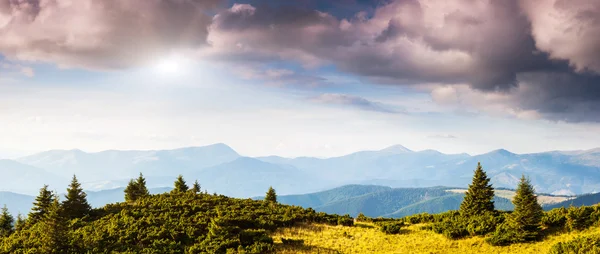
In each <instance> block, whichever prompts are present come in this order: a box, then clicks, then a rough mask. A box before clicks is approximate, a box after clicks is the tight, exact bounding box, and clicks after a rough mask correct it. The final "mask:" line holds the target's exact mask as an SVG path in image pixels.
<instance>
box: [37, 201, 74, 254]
mask: <svg viewBox="0 0 600 254" xmlns="http://www.w3.org/2000/svg"><path fill="white" fill-rule="evenodd" d="M41 223H42V225H41V229H42V231H41V232H42V235H41V236H40V238H41V239H40V240H41V242H42V246H41V250H42V251H43V253H57V254H58V253H68V252H69V238H68V237H69V234H68V230H69V228H68V224H67V220H66V218H65V217H64V216H63V211H62V207H61V205H60V203H59V202H58V198H56V199H54V201H53V202H52V204H51V205H50V207H49V209H48V211H47V213H46V214H45V215H44V217H43V218H42V220H41Z"/></svg>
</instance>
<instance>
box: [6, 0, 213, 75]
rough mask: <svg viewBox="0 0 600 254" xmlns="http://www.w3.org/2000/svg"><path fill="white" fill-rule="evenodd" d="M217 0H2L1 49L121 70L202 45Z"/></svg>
mask: <svg viewBox="0 0 600 254" xmlns="http://www.w3.org/2000/svg"><path fill="white" fill-rule="evenodd" d="M219 2H220V1H219V0H144V1H141V0H103V1H96V0H77V1H66V0H19V1H11V0H2V1H0V38H1V39H0V52H1V53H2V54H3V55H4V56H5V57H7V58H9V59H12V60H21V61H31V62H50V63H56V64H58V65H59V66H62V67H83V68H91V69H121V68H128V67H132V66H139V65H141V64H144V63H147V62H149V61H152V60H153V59H155V58H157V57H161V56H164V55H166V54H168V53H169V52H171V51H173V50H182V49H189V48H194V49H195V48H198V47H199V46H201V45H205V44H206V37H207V35H208V25H209V24H210V22H211V16H210V15H208V14H207V13H208V12H209V11H210V10H212V9H213V8H215V7H217V5H218V4H219Z"/></svg>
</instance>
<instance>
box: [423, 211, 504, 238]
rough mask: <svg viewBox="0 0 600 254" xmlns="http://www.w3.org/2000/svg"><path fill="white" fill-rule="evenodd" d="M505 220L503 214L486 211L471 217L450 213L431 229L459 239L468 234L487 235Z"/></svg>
mask: <svg viewBox="0 0 600 254" xmlns="http://www.w3.org/2000/svg"><path fill="white" fill-rule="evenodd" d="M503 221H504V215H503V214H499V215H496V214H495V213H486V214H484V215H478V216H473V217H470V218H464V217H458V216H455V215H452V214H448V215H447V217H445V220H443V221H441V222H436V223H434V224H433V225H432V226H431V229H432V230H433V231H434V232H436V233H438V234H442V235H444V236H446V237H448V238H450V239H459V238H463V237H466V236H477V235H486V234H489V233H491V232H494V231H495V230H496V226H497V225H499V224H501V223H502V222H503Z"/></svg>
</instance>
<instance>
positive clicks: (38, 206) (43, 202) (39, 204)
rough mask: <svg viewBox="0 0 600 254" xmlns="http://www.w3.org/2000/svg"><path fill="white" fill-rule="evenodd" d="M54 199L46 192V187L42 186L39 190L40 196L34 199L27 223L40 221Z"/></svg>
mask: <svg viewBox="0 0 600 254" xmlns="http://www.w3.org/2000/svg"><path fill="white" fill-rule="evenodd" d="M55 199H56V197H55V196H54V194H52V192H50V191H49V190H48V185H44V187H42V188H41V189H40V194H39V195H38V196H37V197H36V198H35V202H33V208H31V213H30V214H29V221H30V222H31V223H36V222H38V221H40V219H42V218H43V217H44V215H46V213H47V212H48V209H49V208H50V206H51V205H52V202H54V201H55Z"/></svg>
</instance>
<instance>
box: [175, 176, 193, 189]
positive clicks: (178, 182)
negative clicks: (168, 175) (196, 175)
mask: <svg viewBox="0 0 600 254" xmlns="http://www.w3.org/2000/svg"><path fill="white" fill-rule="evenodd" d="M188 189H189V187H188V186H187V184H186V183H185V180H183V176H182V175H179V176H178V177H177V180H175V188H174V189H173V192H174V193H184V192H186V191H188Z"/></svg>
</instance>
